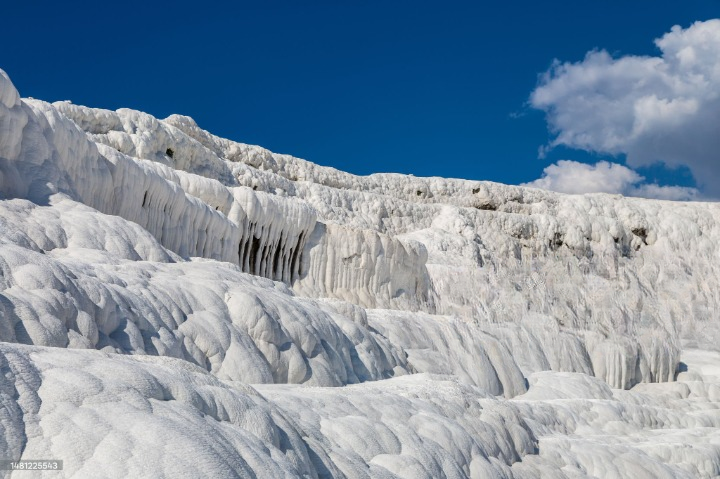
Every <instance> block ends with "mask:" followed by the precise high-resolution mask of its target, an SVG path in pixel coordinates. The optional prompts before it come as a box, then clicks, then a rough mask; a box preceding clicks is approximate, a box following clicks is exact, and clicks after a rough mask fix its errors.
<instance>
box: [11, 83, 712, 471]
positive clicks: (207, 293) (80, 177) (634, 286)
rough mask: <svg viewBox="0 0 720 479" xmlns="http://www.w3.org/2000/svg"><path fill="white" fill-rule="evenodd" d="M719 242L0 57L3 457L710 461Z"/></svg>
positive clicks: (685, 217) (679, 209) (624, 204)
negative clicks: (240, 132)
mask: <svg viewBox="0 0 720 479" xmlns="http://www.w3.org/2000/svg"><path fill="white" fill-rule="evenodd" d="M719 240H720V207H719V206H718V205H717V204H712V203H674V202H661V201H650V200H642V199H635V198H623V197H621V196H611V195H585V196H571V195H561V194H556V193H551V192H546V191H542V190H536V189H530V188H520V187H513V186H505V185H499V184H493V183H488V182H478V181H465V180H454V179H443V178H415V177H412V176H403V175H395V174H376V175H370V176H368V177H359V176H354V175H351V174H348V173H344V172H340V171H338V170H335V169H332V168H327V167H322V166H318V165H315V164H312V163H310V162H307V161H304V160H300V159H297V158H293V157H291V156H289V155H279V154H275V153H271V152H269V151H267V150H265V149H262V148H260V147H256V146H249V145H244V144H240V143H236V142H232V141H229V140H225V139H221V138H218V137H215V136H213V135H211V134H210V133H208V132H206V131H204V130H202V129H200V128H199V127H198V126H197V125H196V124H195V122H194V121H192V119H190V118H188V117H182V116H177V115H174V116H171V117H169V118H168V119H166V120H158V119H156V118H154V117H152V116H150V115H148V114H145V113H141V112H136V111H132V110H118V111H116V112H112V111H107V110H98V109H92V108H87V107H81V106H76V105H72V104H70V103H68V102H59V103H54V104H49V103H45V102H42V101H38V100H21V99H20V96H19V95H18V93H17V91H16V89H15V87H14V86H13V85H12V83H11V82H10V80H9V78H8V77H7V75H6V74H5V73H4V72H2V71H1V70H0V341H2V343H0V371H2V374H0V405H1V406H0V425H1V427H0V431H1V432H0V459H2V458H5V457H7V458H13V459H19V458H41V457H43V458H53V457H54V458H57V459H63V460H65V461H66V470H65V471H64V472H63V473H62V474H61V476H62V475H65V476H67V477H70V476H76V477H87V476H98V475H99V476H105V477H178V476H179V477H198V476H208V477H247V476H251V475H257V476H259V477H413V478H415V477H428V478H430V477H508V478H509V477H517V478H524V477H612V476H619V477H626V476H628V475H630V476H632V477H714V476H716V475H720V440H719V439H718V437H719V432H718V431H720V429H718V427H719V426H720V416H718V415H717V411H720V405H719V404H718V400H719V399H720V382H718V381H719V379H718V377H717V374H715V373H717V371H715V370H714V369H713V365H714V364H715V363H716V362H717V361H716V360H718V361H720V358H717V356H716V355H714V353H711V352H708V351H706V349H709V348H710V349H711V348H713V347H716V345H717V344H718V341H720V318H718V314H720V313H719V312H720V292H719V291H720V288H719V287H718V286H720V284H719V283H720V281H719V279H720V271H718V269H717V268H718V262H717V258H718V257H720V250H719V249H718V248H719V246H718V245H719V244H720V242H719ZM49 346H50V347H52V348H48V347H49ZM683 347H686V348H687V347H693V348H697V349H693V350H692V351H686V352H685V353H683V354H685V356H684V358H685V362H686V363H687V364H686V365H684V364H680V360H681V349H682V348H683ZM70 349H74V350H78V349H85V350H89V351H70ZM92 350H100V351H92ZM686 367H687V368H688V371H687V372H680V375H679V376H678V380H679V382H671V381H673V380H675V378H676V373H677V372H678V371H681V370H683V369H684V368H686ZM658 383H659V384H658ZM247 384H255V385H258V386H257V387H256V388H252V387H250V386H248V385H247ZM260 385H262V386H260ZM300 385H302V386H300ZM611 388H615V389H611ZM630 388H632V389H631V390H630V391H623V390H622V389H630ZM258 391H259V392H258ZM686 444H691V445H692V447H691V448H688V447H686ZM98 471H100V472H98ZM48 474H49V473H48ZM54 474H56V475H55V476H53V477H58V475H57V473H54ZM61 476H60V477H61Z"/></svg>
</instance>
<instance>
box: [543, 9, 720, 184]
mask: <svg viewBox="0 0 720 479" xmlns="http://www.w3.org/2000/svg"><path fill="white" fill-rule="evenodd" d="M655 44H656V45H657V46H658V48H659V49H660V52H661V56H656V57H652V56H632V55H629V56H623V57H620V58H613V57H612V56H611V55H610V54H608V53H607V52H606V51H592V52H589V53H588V54H587V55H586V56H585V59H584V60H582V61H581V62H578V63H561V62H558V61H556V62H555V63H554V64H553V66H552V68H551V69H550V70H549V71H548V72H547V73H546V74H545V75H544V76H543V77H542V78H541V80H540V84H539V85H538V87H537V88H536V89H535V91H534V92H533V93H532V95H531V97H530V104H531V106H533V107H534V108H537V109H540V110H543V111H545V112H546V114H547V121H548V124H549V127H550V129H551V131H552V132H553V133H554V134H555V135H556V136H555V138H554V140H553V141H552V142H551V144H550V147H553V146H557V145H565V146H568V147H571V148H579V149H583V150H587V151H594V152H599V153H605V154H612V155H616V154H626V155H627V164H628V165H629V166H630V167H637V166H642V165H648V164H652V163H655V162H658V161H661V162H664V163H666V164H667V165H669V166H679V165H685V166H687V167H688V168H690V171H691V172H692V173H693V176H694V177H695V179H696V180H697V182H698V185H699V186H700V187H701V188H702V189H704V190H705V191H706V192H707V193H708V194H711V195H713V196H718V195H719V194H720V161H719V160H720V20H709V21H706V22H696V23H695V24H693V25H692V26H690V27H689V28H687V29H682V28H680V27H678V26H675V27H673V28H672V30H671V31H670V32H669V33H667V34H665V35H664V36H663V37H662V38H660V39H658V40H656V41H655Z"/></svg>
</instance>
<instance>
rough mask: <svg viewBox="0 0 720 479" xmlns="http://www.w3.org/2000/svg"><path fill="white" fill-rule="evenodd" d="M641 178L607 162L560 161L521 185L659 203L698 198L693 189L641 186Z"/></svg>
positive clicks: (642, 178)
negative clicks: (538, 176) (643, 199)
mask: <svg viewBox="0 0 720 479" xmlns="http://www.w3.org/2000/svg"><path fill="white" fill-rule="evenodd" d="M644 181H645V178H644V177H643V176H641V175H639V174H638V173H637V172H636V171H633V170H631V169H630V168H628V167H626V166H623V165H620V164H618V163H610V162H607V161H599V162H597V163H595V164H594V165H588V164H586V163H579V162H577V161H570V160H560V161H558V162H557V163H556V164H553V165H550V166H548V167H547V168H545V170H543V176H542V178H539V179H537V180H535V181H531V182H530V183H524V184H523V185H522V186H531V187H534V188H543V189H545V190H552V191H558V192H561V193H571V194H579V193H620V194H623V195H625V196H640V197H643V198H656V199H663V200H692V199H698V197H699V193H698V191H697V190H696V189H695V188H687V187H683V186H660V185H657V184H654V183H652V184H651V183H644Z"/></svg>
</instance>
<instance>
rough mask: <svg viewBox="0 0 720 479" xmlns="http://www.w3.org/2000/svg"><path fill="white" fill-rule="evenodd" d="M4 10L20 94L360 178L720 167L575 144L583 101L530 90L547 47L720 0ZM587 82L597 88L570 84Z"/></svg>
mask: <svg viewBox="0 0 720 479" xmlns="http://www.w3.org/2000/svg"><path fill="white" fill-rule="evenodd" d="M226 3H230V2H226ZM301 4H302V5H301ZM3 17H4V21H3V28H2V29H0V40H1V41H2V45H3V48H2V50H0V68H2V69H4V70H5V71H6V72H7V73H8V74H9V75H10V78H11V79H12V80H13V82H14V83H15V85H16V87H17V88H18V90H19V91H20V93H21V95H22V96H32V97H35V98H40V99H44V100H48V101H55V100H65V99H68V100H71V101H73V103H77V104H84V105H88V106H93V107H101V108H109V109H116V108H120V107H128V108H134V109H138V110H143V111H147V112H149V113H151V114H153V115H155V116H157V117H160V118H164V117H165V116H167V115H169V114H171V113H181V114H186V115H189V116H192V117H193V118H195V120H196V121H197V122H198V124H199V125H200V126H201V127H203V128H205V129H207V130H209V131H211V132H213V133H215V134H217V135H220V136H224V137H227V138H231V139H234V140H238V141H242V142H246V143H253V144H259V145H262V146H264V147H266V148H269V149H271V150H273V151H276V152H280V153H290V154H293V155H295V156H298V157H302V158H306V159H308V160H310V161H314V162H316V163H319V164H323V165H330V166H334V167H336V168H339V169H342V170H346V171H350V172H353V173H357V174H369V173H372V172H385V171H391V172H401V173H412V174H414V175H416V176H446V177H462V178H468V179H480V180H492V181H499V182H503V183H509V184H520V183H525V182H531V181H533V180H537V179H539V178H541V177H543V176H545V177H547V176H548V172H547V171H546V172H545V173H543V170H544V169H545V168H546V167H548V166H549V165H553V164H557V162H558V161H559V160H574V161H580V162H583V163H587V164H591V165H594V164H595V163H596V162H597V161H599V160H611V161H615V162H619V163H623V162H624V161H625V154H626V153H629V154H631V155H632V158H630V160H632V161H631V163H632V165H631V166H632V168H633V173H636V174H638V175H642V176H643V177H645V180H642V181H641V182H642V183H659V185H661V186H662V185H678V186H680V187H694V186H698V181H696V178H697V176H698V174H699V173H702V175H703V176H707V174H708V173H707V172H708V171H711V172H712V170H707V168H706V169H704V170H703V169H702V168H699V167H698V166H697V165H695V166H694V165H693V163H692V161H689V160H688V162H686V163H687V164H685V163H683V161H685V160H683V161H680V160H678V161H674V160H673V159H672V158H671V159H667V158H664V157H663V158H661V159H663V160H664V161H667V162H668V163H670V164H672V165H673V168H670V169H669V168H666V167H662V166H658V164H656V163H654V162H655V160H656V159H657V158H655V157H653V158H650V156H652V155H651V154H650V153H648V155H650V156H648V155H645V156H643V154H644V152H645V151H646V150H647V148H646V149H645V150H642V152H643V154H639V153H637V151H638V150H637V149H638V148H639V147H638V146H637V145H636V144H632V145H629V144H626V145H625V146H621V147H620V148H614V147H612V146H608V143H607V142H604V141H602V140H601V139H596V141H591V142H590V143H582V142H581V141H580V140H578V138H581V137H582V132H577V131H572V130H573V128H574V126H573V125H578V124H584V122H583V119H582V118H580V119H578V118H576V117H571V118H570V119H569V120H568V122H566V123H562V120H561V119H560V118H561V117H563V115H562V113H563V112H569V111H571V110H572V111H575V110H573V109H576V108H577V105H575V104H573V103H572V101H570V100H568V98H567V96H563V95H559V96H558V95H555V96H554V97H551V98H550V99H549V100H548V102H546V103H545V104H544V106H538V104H537V103H538V102H535V103H536V104H535V105H534V106H535V108H533V105H531V104H530V103H529V100H530V98H531V95H532V93H533V91H534V90H535V89H536V88H537V87H538V86H539V82H540V83H542V82H543V80H539V75H541V74H543V73H544V72H546V71H548V69H549V68H550V67H551V65H552V61H553V60H554V59H559V60H560V61H561V62H581V61H583V59H584V58H585V55H586V54H587V53H588V52H589V51H592V50H594V49H605V50H607V51H608V52H609V53H610V56H611V57H612V58H614V59H618V58H622V57H623V56H626V55H650V56H658V55H660V50H659V48H658V46H657V45H656V44H654V43H653V41H654V39H656V38H659V37H662V36H663V35H664V34H666V33H667V32H669V31H670V28H671V27H672V26H673V25H676V24H679V25H680V26H682V27H684V28H686V27H689V26H690V25H691V24H692V23H693V22H695V21H698V20H708V19H711V18H714V17H720V3H719V2H717V0H714V1H710V0H708V1H699V0H688V1H685V2H677V1H664V0H653V1H646V0H637V1H632V2H628V1H627V0H625V1H615V0H609V1H605V2H587V1H577V0H575V1H551V2H534V1H533V2H453V1H446V2H417V1H413V2H410V1H391V2H388V1H383V2H380V1H372V0H371V1H364V2H349V1H308V2H281V1H267V2H242V1H241V2H235V3H234V6H232V7H228V6H226V5H221V4H216V3H214V2H212V1H206V2H201V3H196V2H194V3H183V2H175V3H174V4H172V6H165V7H161V6H158V5H154V4H153V3H152V2H147V1H146V2H133V1H129V2H122V3H119V2H92V3H90V2H88V3H87V4H81V3H77V4H74V5H73V4H71V3H68V2H47V4H43V2H8V3H7V4H6V5H4V6H3ZM9 19H12V21H8V20H9ZM562 75H563V74H562V73H559V74H557V75H556V76H555V77H554V78H556V79H557V78H559V77H560V76H562ZM613 78H614V77H613ZM549 81H551V79H550V80H548V79H546V80H545V82H549ZM609 81H611V82H613V81H622V80H615V79H611V80H609ZM582 88H585V90H582ZM587 88H597V85H596V86H591V87H588V86H587V85H585V86H584V87H582V86H578V85H574V86H572V87H571V88H569V91H573V92H578V91H579V90H578V89H580V90H582V91H580V92H579V93H577V94H578V95H582V94H585V93H587ZM615 89H616V88H615V87H614V86H612V88H610V90H612V91H615ZM583 92H585V93H583ZM553 111H555V112H556V113H557V112H559V113H561V114H560V115H557V117H558V118H557V119H556V120H555V121H554V120H552V119H550V118H549V117H548V116H546V113H548V114H552V112H553ZM603 111H605V110H603V108H602V107H597V108H592V109H590V110H588V111H585V112H584V113H583V114H584V115H588V116H592V115H598V114H602V112H603ZM574 114H577V112H576V113H574ZM565 116H567V115H565ZM608 121H610V120H608ZM558 122H560V123H558ZM549 124H550V126H553V127H554V128H555V131H556V132H557V131H560V132H566V133H567V132H569V133H568V138H572V139H571V140H568V141H565V142H559V143H558V145H557V146H556V147H555V148H552V149H550V151H548V152H547V153H546V154H545V155H544V157H542V158H539V154H538V150H539V148H540V147H542V146H543V145H547V144H548V143H549V142H551V141H552V140H553V138H555V136H554V135H553V134H551V133H549V131H548V126H549ZM588 128H603V127H602V125H589V126H588ZM591 133H592V132H591ZM647 141H650V140H647ZM626 143H627V142H626ZM646 143H647V142H646ZM633 148H634V149H633ZM671 149H672V148H671ZM666 150H667V148H663V151H666ZM674 154H675V153H674ZM660 156H662V155H660ZM675 157H678V156H677V155H676V156H674V157H673V158H675ZM679 157H682V155H681V154H680V155H679ZM643 158H644V159H643ZM649 158H650V159H649ZM709 161H710V160H708V162H709ZM565 166H567V165H565ZM571 166H572V165H571ZM589 168H596V166H591V167H589ZM610 170H612V168H610V169H609V170H608V171H610ZM558 171H559V170H558ZM563 171H565V170H563ZM583 171H584V170H583ZM593 171H595V170H593ZM598 171H599V170H598ZM603 171H604V170H603ZM617 171H620V170H617ZM693 172H694V173H695V177H696V178H695V179H694V178H693ZM550 173H552V172H550ZM623 174H625V173H624V170H623ZM628 174H629V173H627V174H626V176H627V175H628ZM633 179H637V178H625V179H623V180H620V181H621V183H622V181H625V182H626V183H627V182H628V181H629V182H631V183H632V181H633ZM638 181H640V180H638ZM548 182H549V183H548V185H546V186H548V187H550V188H552V187H553V185H551V184H550V183H552V182H551V181H550V180H548ZM557 184H559V183H557ZM539 186H542V185H539ZM700 186H701V187H703V188H704V189H705V192H706V193H707V194H714V192H715V191H716V189H715V187H713V186H709V187H707V188H705V185H704V184H702V185H700ZM556 189H557V188H556ZM637 191H639V190H637ZM623 192H626V191H625V190H623ZM641 195H642V194H641Z"/></svg>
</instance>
